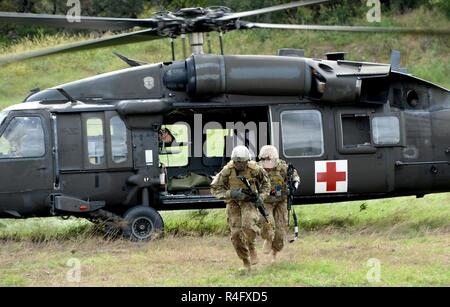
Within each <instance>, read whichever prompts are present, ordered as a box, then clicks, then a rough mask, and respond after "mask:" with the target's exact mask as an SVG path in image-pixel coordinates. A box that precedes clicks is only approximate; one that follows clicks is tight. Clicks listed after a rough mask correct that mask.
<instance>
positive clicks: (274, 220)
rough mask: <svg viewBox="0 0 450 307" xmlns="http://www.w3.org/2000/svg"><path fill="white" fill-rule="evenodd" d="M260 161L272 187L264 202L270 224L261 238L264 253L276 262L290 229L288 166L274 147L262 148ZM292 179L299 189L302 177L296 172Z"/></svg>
mask: <svg viewBox="0 0 450 307" xmlns="http://www.w3.org/2000/svg"><path fill="white" fill-rule="evenodd" d="M259 159H260V162H259V163H260V166H262V167H263V168H264V169H265V170H266V172H267V174H268V175H269V178H270V186H271V190H270V194H269V196H268V197H266V199H265V201H264V206H265V208H266V211H267V213H268V214H269V218H268V219H269V222H270V223H269V224H268V223H264V224H263V226H262V232H261V237H262V238H263V239H264V240H265V241H264V248H263V251H264V253H265V254H271V256H272V261H273V262H274V261H275V260H276V256H277V254H278V253H279V252H280V251H281V250H282V249H283V247H284V239H285V236H286V230H287V227H288V225H287V224H288V214H289V213H288V208H287V197H288V192H289V191H288V188H287V183H288V180H289V178H287V177H288V174H287V172H288V165H287V163H286V162H285V161H283V160H280V159H279V155H278V150H277V148H276V147H274V146H264V147H263V148H261V152H260V154H259ZM292 177H293V178H292V180H293V181H294V182H295V188H296V189H298V185H299V184H300V177H299V176H298V173H297V171H294V175H293V176H292Z"/></svg>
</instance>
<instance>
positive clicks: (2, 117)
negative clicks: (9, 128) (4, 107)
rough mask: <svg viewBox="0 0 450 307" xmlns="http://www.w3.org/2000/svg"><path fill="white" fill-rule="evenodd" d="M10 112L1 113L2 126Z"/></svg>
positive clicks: (0, 121)
mask: <svg viewBox="0 0 450 307" xmlns="http://www.w3.org/2000/svg"><path fill="white" fill-rule="evenodd" d="M8 114H9V112H8V111H1V112H0V126H1V125H2V124H3V122H4V121H5V119H6V118H7V117H8Z"/></svg>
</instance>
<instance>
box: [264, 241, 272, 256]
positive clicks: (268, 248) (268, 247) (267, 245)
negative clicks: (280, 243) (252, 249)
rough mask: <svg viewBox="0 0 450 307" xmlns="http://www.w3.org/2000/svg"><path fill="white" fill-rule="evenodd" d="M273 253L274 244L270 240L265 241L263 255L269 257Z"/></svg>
mask: <svg viewBox="0 0 450 307" xmlns="http://www.w3.org/2000/svg"><path fill="white" fill-rule="evenodd" d="M271 251H272V242H270V241H269V240H264V244H263V253H264V254H266V255H269V254H270V252H271Z"/></svg>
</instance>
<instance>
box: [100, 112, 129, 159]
mask: <svg viewBox="0 0 450 307" xmlns="http://www.w3.org/2000/svg"><path fill="white" fill-rule="evenodd" d="M114 118H118V119H119V120H120V122H121V123H123V128H125V130H124V132H125V135H124V136H125V144H123V145H125V147H123V149H125V148H126V159H125V160H122V161H120V162H117V161H115V160H114V152H113V147H114V142H115V140H114V139H113V133H114V129H111V128H112V126H111V123H112V120H113V119H114ZM105 128H106V129H105V130H106V139H107V144H106V146H107V147H108V152H107V153H108V157H107V161H108V168H121V167H124V168H128V167H132V164H133V163H132V157H133V153H132V149H131V146H132V144H131V131H130V129H128V127H127V125H126V123H125V121H124V120H123V119H122V118H121V117H120V115H119V114H118V113H117V112H105Z"/></svg>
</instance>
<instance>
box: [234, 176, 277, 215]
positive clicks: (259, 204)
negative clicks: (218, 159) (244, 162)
mask: <svg viewBox="0 0 450 307" xmlns="http://www.w3.org/2000/svg"><path fill="white" fill-rule="evenodd" d="M237 178H238V179H239V180H240V181H242V183H243V184H244V185H245V187H246V188H247V189H246V190H242V193H244V194H246V195H247V196H249V197H250V201H251V202H252V203H254V204H255V206H256V209H258V211H259V213H261V215H262V216H263V217H264V219H265V220H266V222H267V223H269V220H268V219H267V217H268V216H269V214H267V211H266V208H264V204H263V203H262V202H261V201H259V195H258V193H256V192H255V191H253V189H252V186H251V184H250V182H249V181H248V179H247V178H246V177H245V176H238V177H237Z"/></svg>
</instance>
